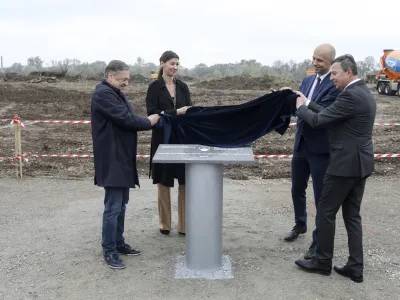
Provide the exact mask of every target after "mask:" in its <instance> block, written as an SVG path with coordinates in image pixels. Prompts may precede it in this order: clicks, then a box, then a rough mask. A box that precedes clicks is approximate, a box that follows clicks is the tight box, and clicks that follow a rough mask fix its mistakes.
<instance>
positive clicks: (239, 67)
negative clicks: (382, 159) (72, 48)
mask: <svg viewBox="0 0 400 300" xmlns="http://www.w3.org/2000/svg"><path fill="white" fill-rule="evenodd" d="M44 63H45V62H44V61H43V60H42V59H41V58H40V57H39V56H35V57H30V58H28V60H27V62H26V64H25V65H23V64H21V63H14V64H12V66H11V67H9V68H6V69H5V72H6V73H7V72H8V73H18V74H22V75H29V74H32V73H34V74H38V72H39V73H40V72H50V73H54V74H59V75H60V76H71V77H77V76H79V77H81V78H85V79H99V78H102V77H103V76H104V69H105V68H106V65H107V64H106V62H104V61H95V62H92V63H88V62H81V61H80V60H79V59H69V58H67V59H64V60H62V61H55V60H53V61H50V62H49V63H47V64H46V65H44ZM357 66H358V71H359V76H360V77H363V76H364V75H365V74H366V73H368V72H371V71H375V70H377V69H379V68H380V64H379V63H377V62H376V61H375V59H374V58H373V57H372V56H368V57H366V58H365V60H363V61H358V62H357ZM310 67H311V60H310V59H305V60H303V61H302V62H295V61H293V60H290V61H282V60H276V61H274V62H273V63H272V65H263V64H261V63H260V62H257V61H256V60H255V59H251V60H244V59H243V60H241V61H240V62H236V63H228V64H215V65H211V66H207V65H206V64H204V63H200V64H198V65H196V66H195V67H193V68H190V69H189V68H185V67H184V66H181V67H180V69H179V72H178V73H179V75H181V76H189V77H193V78H198V79H202V80H206V79H219V78H222V77H227V76H236V75H247V76H253V77H262V76H265V75H270V76H280V77H285V78H288V79H293V80H296V81H301V80H302V79H303V78H304V76H305V73H306V70H307V69H308V68H310ZM130 71H131V73H132V74H139V75H141V76H144V77H146V78H150V76H151V73H153V72H157V71H158V66H157V65H156V64H154V63H152V62H145V61H144V60H143V59H142V58H141V57H138V58H137V60H136V62H135V63H134V64H133V65H130Z"/></svg>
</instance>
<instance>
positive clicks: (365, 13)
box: [0, 0, 400, 68]
mask: <svg viewBox="0 0 400 300" xmlns="http://www.w3.org/2000/svg"><path fill="white" fill-rule="evenodd" d="M399 11H400V0H385V1H376V0H336V1H335V0H333V1H321V0H319V1H318V0H304V1H301V0H292V1H287V0H274V1H270V0H259V1H257V0H246V1H243V0H240V1H239V0H193V1H191V0H140V1H139V0H131V1H128V0H125V1H118V0H114V1H113V0H108V1H104V0H95V1H94V0H79V1H78V0H68V1H61V0H60V1H57V0H51V1H50V0H34V1H31V0H29V1H28V0H13V1H11V0H0V55H2V56H3V60H4V66H5V67H8V66H10V65H11V64H12V63H14V62H20V63H23V64H26V60H27V58H28V57H30V56H40V57H41V58H42V59H43V60H44V61H45V64H46V62H47V63H48V62H50V61H51V60H62V59H64V58H77V59H79V60H81V61H82V62H93V61H96V60H103V61H106V62H108V61H110V60H112V59H120V60H124V61H126V62H127V63H130V64H133V63H134V62H135V61H136V58H137V57H139V56H140V57H142V58H143V59H144V60H145V62H154V63H158V59H159V57H160V55H161V53H162V52H163V51H165V50H169V49H171V50H173V51H175V52H177V53H178V55H179V56H180V61H181V64H182V65H183V66H185V67H189V68H191V67H194V66H195V65H196V64H199V63H201V62H203V63H206V64H207V65H212V64H215V63H228V62H238V61H240V60H241V59H256V60H257V61H259V62H261V63H263V64H272V62H273V61H274V60H278V59H280V60H283V61H288V60H290V59H293V60H295V61H296V62H300V61H302V60H304V59H306V58H311V55H312V52H313V50H314V48H315V46H317V45H318V44H320V43H331V44H332V45H333V46H334V47H335V48H336V51H337V54H338V55H341V54H345V53H350V54H352V55H354V57H355V59H356V60H364V58H365V57H367V56H373V57H374V58H375V59H376V60H378V59H379V57H380V56H381V54H382V50H383V49H385V48H394V49H400V31H399V28H398V26H397V25H398V21H399V16H400V15H399ZM395 23H396V24H397V25H395Z"/></svg>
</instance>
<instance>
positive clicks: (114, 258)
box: [103, 253, 125, 269]
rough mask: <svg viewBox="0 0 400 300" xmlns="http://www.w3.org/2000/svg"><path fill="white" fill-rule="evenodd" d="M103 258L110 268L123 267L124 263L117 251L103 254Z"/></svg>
mask: <svg viewBox="0 0 400 300" xmlns="http://www.w3.org/2000/svg"><path fill="white" fill-rule="evenodd" d="M103 260H104V261H105V263H106V264H107V265H108V266H109V267H110V268H111V269H124V268H125V265H124V262H123V261H122V260H120V259H119V256H118V254H117V253H111V254H103Z"/></svg>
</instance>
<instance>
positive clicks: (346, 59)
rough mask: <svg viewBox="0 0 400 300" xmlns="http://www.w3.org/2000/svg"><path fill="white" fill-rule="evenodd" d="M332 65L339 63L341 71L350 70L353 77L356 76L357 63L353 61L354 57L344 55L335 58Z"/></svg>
mask: <svg viewBox="0 0 400 300" xmlns="http://www.w3.org/2000/svg"><path fill="white" fill-rule="evenodd" d="M334 63H339V64H340V67H341V68H342V69H343V71H347V70H351V71H352V72H353V75H357V74H358V71H357V63H356V61H355V60H354V57H353V56H352V55H350V54H345V55H342V56H339V57H337V58H335V59H334V60H333V62H332V65H333V64H334Z"/></svg>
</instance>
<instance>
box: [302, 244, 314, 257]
mask: <svg viewBox="0 0 400 300" xmlns="http://www.w3.org/2000/svg"><path fill="white" fill-rule="evenodd" d="M316 252H317V243H316V242H312V244H311V246H310V248H308V251H307V252H306V254H305V255H304V259H314V258H315V254H316Z"/></svg>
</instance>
